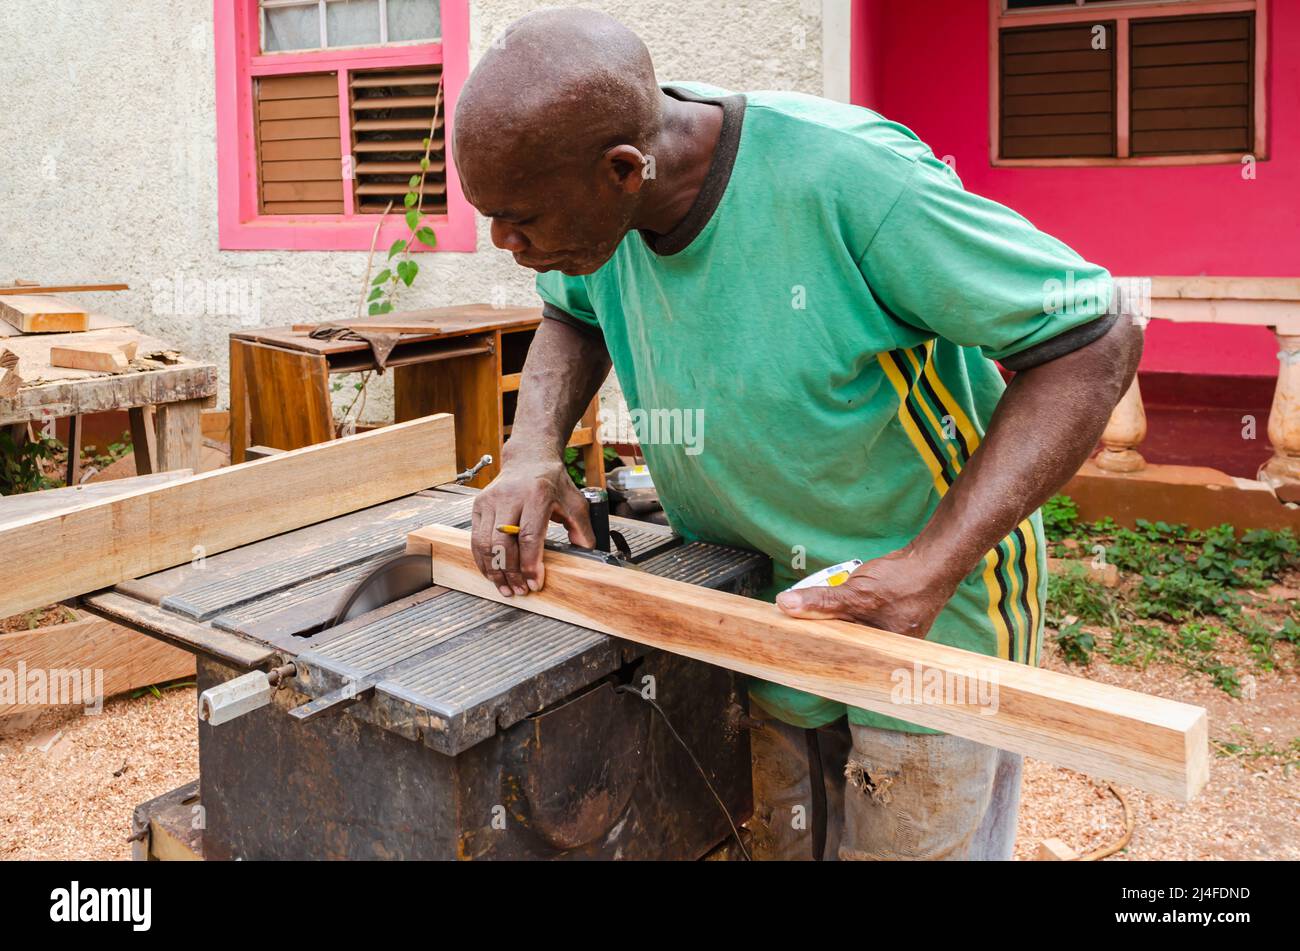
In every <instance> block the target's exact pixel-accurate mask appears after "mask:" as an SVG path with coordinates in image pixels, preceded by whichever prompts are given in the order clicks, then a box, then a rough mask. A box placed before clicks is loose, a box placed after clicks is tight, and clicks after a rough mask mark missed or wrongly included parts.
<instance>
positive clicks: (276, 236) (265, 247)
mask: <svg viewBox="0 0 1300 951" xmlns="http://www.w3.org/2000/svg"><path fill="white" fill-rule="evenodd" d="M440 4H441V12H442V40H441V42H439V43H423V44H412V45H406V46H375V47H356V48H345V49H337V50H334V49H331V50H315V51H310V52H305V53H270V54H265V53H262V52H261V28H260V23H261V20H260V16H259V11H258V3H257V0H213V22H214V29H215V46H214V50H215V54H216V71H217V89H216V101H217V219H218V227H217V233H218V238H217V241H218V246H219V247H220V248H221V249H222V250H223V251H276V250H289V251H368V250H369V249H370V246H371V241H372V240H373V238H374V233H375V225H376V223H377V222H378V220H379V219H378V216H377V215H356V214H353V193H352V189H351V188H344V190H343V207H344V214H342V215H261V214H259V213H258V201H257V198H258V196H257V144H256V141H255V137H254V129H253V80H254V79H255V78H257V77H258V76H276V75H283V74H285V73H300V72H304V71H306V72H310V71H312V70H313V69H315V68H319V69H320V70H321V71H333V70H337V71H338V74H339V114H340V115H341V116H346V115H347V114H348V85H347V76H348V71H349V70H354V69H374V68H384V67H392V68H396V67H400V66H416V65H424V66H427V65H431V64H434V63H440V64H441V65H442V77H443V79H442V82H443V110H444V112H445V114H446V120H445V123H444V128H445V130H446V132H445V139H446V141H447V142H448V143H450V140H451V129H452V128H453V124H454V122H455V115H456V100H457V98H458V96H459V94H460V88H461V86H462V85H464V82H465V78H466V76H467V75H468V74H469V0H440ZM340 133H341V136H342V140H343V141H342V145H343V155H345V156H346V155H348V154H349V153H350V152H351V142H350V141H349V138H350V136H349V131H348V129H347V127H346V126H344V125H343V124H342V123H340ZM428 221H429V223H430V224H431V226H432V228H433V231H434V233H435V234H436V235H437V237H438V245H437V248H436V249H435V250H438V251H473V250H475V247H476V243H477V239H476V232H475V225H474V209H473V208H472V207H471V206H470V204H469V202H468V201H466V200H465V196H464V194H463V193H462V192H461V188H460V179H459V177H458V176H457V175H456V167H455V165H454V164H453V163H452V162H451V160H450V149H448V161H447V214H446V215H436V216H429V218H428ZM408 233H409V231H408V229H407V227H406V222H405V220H404V218H403V216H402V215H400V214H394V215H389V216H388V218H387V219H386V220H385V221H384V224H383V227H382V228H381V229H380V233H379V241H378V246H379V247H387V246H388V245H389V244H391V243H392V242H393V241H395V240H397V239H399V238H405V237H406V236H407V234H408Z"/></svg>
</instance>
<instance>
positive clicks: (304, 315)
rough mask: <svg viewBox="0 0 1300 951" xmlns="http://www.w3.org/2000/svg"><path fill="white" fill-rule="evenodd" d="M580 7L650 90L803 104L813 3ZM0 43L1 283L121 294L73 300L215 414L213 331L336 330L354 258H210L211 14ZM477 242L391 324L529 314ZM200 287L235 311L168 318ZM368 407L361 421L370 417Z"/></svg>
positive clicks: (493, 5) (433, 265) (126, 18)
mask: <svg viewBox="0 0 1300 951" xmlns="http://www.w3.org/2000/svg"><path fill="white" fill-rule="evenodd" d="M550 5H553V4H545V3H536V2H530V0H472V2H471V50H470V62H471V65H472V64H473V63H474V62H476V61H477V59H478V54H479V50H481V49H483V48H485V47H486V45H487V44H488V43H489V42H490V41H491V39H492V37H493V36H494V35H495V34H496V33H498V32H499V31H500V30H501V29H502V28H503V27H504V26H505V25H506V24H507V23H509V22H510V21H511V20H513V19H514V18H516V17H518V16H520V15H522V14H524V13H527V12H529V11H530V10H534V9H538V8H541V7H544V6H550ZM583 5H584V6H590V7H594V8H598V9H602V10H605V11H607V12H609V13H611V14H613V15H614V16H616V17H618V18H620V19H621V20H622V21H623V22H624V23H626V24H627V25H628V26H630V27H632V28H633V29H635V30H636V31H637V32H638V33H639V34H640V35H641V36H642V37H643V38H644V39H645V41H646V43H647V45H648V46H649V47H650V50H651V52H652V54H653V55H654V59H655V63H656V68H657V70H658V73H659V76H660V79H661V80H674V79H676V80H685V79H694V80H700V81H705V82H712V83H716V84H718V85H722V86H726V87H728V88H732V89H741V90H743V89H792V90H799V91H803V92H810V93H817V94H820V93H821V92H822V88H823V86H822V83H823V63H822V19H821V9H822V2H821V0H674V2H657V0H604V2H595V3H586V4H583ZM0 36H3V37H4V38H5V51H4V54H3V56H0V281H9V280H12V279H13V278H28V279H36V280H48V281H59V282H69V281H89V280H117V281H124V282H126V283H128V284H130V285H131V290H130V291H129V292H123V293H116V294H97V295H94V296H93V299H91V298H90V297H89V296H87V297H85V298H82V300H83V301H85V302H88V303H90V304H91V305H92V306H93V307H94V308H95V309H97V310H100V311H102V312H104V313H109V314H111V315H113V316H117V317H122V318H126V319H129V320H131V321H132V322H133V323H135V324H136V326H138V327H140V328H141V329H142V330H144V331H146V332H148V333H152V334H155V335H157V336H160V337H163V338H166V339H168V340H170V341H172V342H174V343H175V344H177V345H178V346H180V347H181V348H182V349H184V350H185V351H186V352H187V353H189V354H190V355H193V356H197V357H201V358H204V359H208V360H211V361H213V362H215V363H217V364H218V365H219V367H220V371H221V374H220V375H221V382H222V395H221V401H222V403H223V405H224V402H225V399H226V395H225V388H226V380H227V375H226V348H227V337H228V334H229V333H230V332H231V331H233V330H237V329H240V328H241V327H246V326H257V325H263V326H271V325H277V324H287V323H291V322H293V321H299V320H310V319H321V318H330V317H339V316H347V315H350V314H351V313H352V312H353V311H354V309H355V307H356V302H357V298H358V294H359V292H360V288H361V285H360V282H361V276H362V273H363V272H364V270H365V259H366V254H365V253H364V252H329V253H321V252H298V251H293V252H291V251H274V252H261V251H219V250H218V248H217V186H216V181H217V180H216V145H215V142H216V121H215V111H214V93H213V83H214V78H213V77H214V71H213V61H212V49H213V44H212V0H4V2H2V3H0ZM484 225H485V223H484V222H483V221H481V220H480V222H479V250H478V251H477V252H475V253H472V254H466V253H450V252H448V253H432V254H425V255H422V256H421V261H420V263H421V268H422V270H421V274H420V276H419V278H418V280H417V281H416V283H415V286H414V287H413V288H411V289H410V290H409V291H407V292H405V296H404V298H403V302H402V306H404V307H405V306H411V307H429V306H443V305H449V304H459V303H470V302H476V301H496V302H498V303H502V304H533V303H535V295H534V294H533V292H532V281H531V279H530V272H525V271H523V270H522V269H520V268H518V267H517V266H515V264H514V262H513V261H512V260H511V258H510V257H509V255H507V254H505V253H504V252H500V251H497V250H496V249H495V248H493V247H492V245H491V242H490V240H489V239H488V236H487V231H486V228H485V226H484ZM231 281H236V282H239V283H238V284H234V285H232V284H230V283H229V282H231ZM177 282H179V283H180V285H181V290H182V293H181V294H177V293H176V284H177ZM214 286H215V287H221V288H223V289H225V288H231V287H234V288H238V289H239V295H238V300H237V301H235V302H234V303H229V302H228V303H227V304H226V305H225V306H224V307H222V306H221V305H220V302H214V303H215V305H216V306H215V309H216V310H218V311H221V312H207V313H196V312H195V310H196V309H197V301H195V300H191V301H190V302H189V303H185V298H186V297H190V298H193V297H194V296H195V295H194V294H193V293H192V292H193V291H194V288H196V287H214ZM178 298H179V299H180V300H181V301H182V305H181V306H180V307H179V308H178V307H177V306H176V303H175V301H176V300H177V299H178ZM202 306H203V308H204V309H205V310H206V309H207V308H208V305H207V304H206V303H204V304H203V305H202ZM178 311H179V312H178ZM386 390H387V388H386V387H385V386H383V385H382V384H381V385H380V386H378V387H376V388H374V391H373V395H372V396H371V398H370V399H369V401H368V407H369V408H368V410H367V412H366V416H367V418H370V419H376V420H379V419H382V418H383V417H384V414H385V413H386V412H388V408H387V407H388V405H389V403H388V399H387V396H386Z"/></svg>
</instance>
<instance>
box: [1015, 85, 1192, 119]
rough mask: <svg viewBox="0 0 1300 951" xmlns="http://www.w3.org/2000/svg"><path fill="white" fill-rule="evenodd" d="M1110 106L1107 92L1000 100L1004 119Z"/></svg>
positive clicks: (1098, 109) (1054, 94)
mask: <svg viewBox="0 0 1300 951" xmlns="http://www.w3.org/2000/svg"><path fill="white" fill-rule="evenodd" d="M1212 88H1218V87H1212ZM1111 105H1112V103H1111V96H1110V93H1109V92H1079V93H1069V92H1062V93H1052V94H1050V95H1046V96H1004V97H1003V99H1002V115H1003V116H1004V117H1005V116H1060V115H1077V114H1079V113H1088V112H1110V109H1111Z"/></svg>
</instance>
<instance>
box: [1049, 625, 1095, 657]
mask: <svg viewBox="0 0 1300 951" xmlns="http://www.w3.org/2000/svg"><path fill="white" fill-rule="evenodd" d="M1056 646H1057V647H1058V648H1060V651H1061V656H1062V657H1063V658H1065V662H1066V663H1067V664H1077V665H1079V666H1084V665H1086V664H1088V663H1089V662H1090V661H1091V660H1092V652H1093V651H1094V650H1095V649H1096V647H1097V639H1096V638H1095V637H1093V636H1092V634H1090V633H1089V632H1088V631H1085V630H1084V629H1083V625H1082V622H1081V621H1071V622H1070V623H1069V624H1066V625H1064V626H1063V627H1061V628H1060V629H1059V630H1058V631H1057V632H1056Z"/></svg>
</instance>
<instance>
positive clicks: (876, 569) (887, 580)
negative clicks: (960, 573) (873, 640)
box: [776, 547, 957, 637]
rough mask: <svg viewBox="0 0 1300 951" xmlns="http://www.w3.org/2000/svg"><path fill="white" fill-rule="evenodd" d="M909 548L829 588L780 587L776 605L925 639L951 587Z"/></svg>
mask: <svg viewBox="0 0 1300 951" xmlns="http://www.w3.org/2000/svg"><path fill="white" fill-rule="evenodd" d="M930 561H931V560H930V559H927V558H925V557H923V556H922V555H921V554H919V553H918V552H917V551H916V550H915V549H913V548H910V547H909V548H900V549H899V550H898V551H896V552H892V553H891V554H888V555H885V556H884V557H881V558H877V559H875V560H874V561H869V562H867V563H866V564H864V565H863V566H862V567H860V568H859V569H858V570H857V571H855V572H853V574H851V575H850V576H849V577H848V579H847V580H846V581H845V582H844V583H843V584H841V585H837V586H835V587H834V588H801V589H799V590H798V591H783V592H781V594H779V595H778V596H777V599H776V603H777V604H778V605H779V606H780V608H781V610H783V611H785V613H786V614H789V615H791V616H792V617H801V618H822V619H826V618H836V619H838V620H841V621H852V622H854V623H855V624H867V625H870V626H871V627H878V628H883V629H884V630H886V631H894V632H895V633H898V634H906V635H907V636H908V637H925V635H926V634H928V633H929V631H930V627H931V625H933V624H934V619H935V618H936V617H938V616H939V612H940V611H941V610H943V606H944V605H945V604H947V603H948V599H949V598H951V597H952V594H953V591H955V590H956V587H957V585H956V582H952V581H948V580H941V579H939V578H937V577H936V571H935V568H934V565H933V564H932V563H928V562H930Z"/></svg>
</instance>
